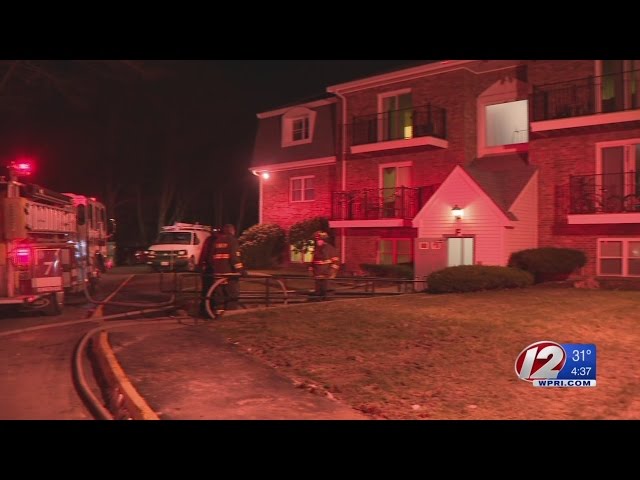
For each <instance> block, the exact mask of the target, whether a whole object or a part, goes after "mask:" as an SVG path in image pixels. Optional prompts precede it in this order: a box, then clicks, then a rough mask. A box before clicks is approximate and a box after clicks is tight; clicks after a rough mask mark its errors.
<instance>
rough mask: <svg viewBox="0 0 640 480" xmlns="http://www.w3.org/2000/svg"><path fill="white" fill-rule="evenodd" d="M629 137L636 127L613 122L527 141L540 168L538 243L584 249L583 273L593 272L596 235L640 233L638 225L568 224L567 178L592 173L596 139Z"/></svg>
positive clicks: (635, 133)
mask: <svg viewBox="0 0 640 480" xmlns="http://www.w3.org/2000/svg"><path fill="white" fill-rule="evenodd" d="M630 138H640V127H638V126H633V125H625V124H614V125H611V126H594V127H584V128H571V129H566V130H562V131H558V132H554V133H552V134H550V136H549V137H547V138H544V137H534V138H533V139H532V141H531V142H530V144H529V161H530V162H531V163H533V164H535V165H537V166H538V167H539V169H540V170H539V174H540V186H539V205H538V210H539V239H540V246H558V247H567V248H578V249H581V250H584V251H585V253H586V254H587V257H588V262H589V263H588V264H587V266H586V267H585V273H586V274H590V275H591V274H595V259H596V240H597V238H604V237H628V236H631V237H633V236H635V237H640V225H638V224H618V225H615V224H610V225H568V224H567V213H568V200H569V198H568V193H569V189H568V185H569V179H570V176H571V175H592V174H595V173H596V143H598V142H604V141H612V140H623V139H630Z"/></svg>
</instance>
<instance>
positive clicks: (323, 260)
mask: <svg viewBox="0 0 640 480" xmlns="http://www.w3.org/2000/svg"><path fill="white" fill-rule="evenodd" d="M313 238H314V240H315V248H314V250H313V261H312V265H311V267H309V269H310V270H311V272H312V274H313V276H314V278H315V279H316V285H315V287H316V288H315V291H314V293H313V295H314V296H315V297H317V298H318V300H326V299H327V290H328V287H329V279H330V278H335V277H336V275H337V274H338V270H339V269H340V258H339V257H338V255H337V254H336V248H335V247H334V246H333V245H331V244H330V243H329V241H328V240H329V235H328V234H327V233H326V232H323V231H317V232H316V233H315V234H314V235H313Z"/></svg>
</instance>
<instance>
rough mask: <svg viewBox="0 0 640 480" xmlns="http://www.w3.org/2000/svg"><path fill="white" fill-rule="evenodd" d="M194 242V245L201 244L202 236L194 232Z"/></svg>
mask: <svg viewBox="0 0 640 480" xmlns="http://www.w3.org/2000/svg"><path fill="white" fill-rule="evenodd" d="M193 244H194V245H200V237H199V236H198V235H196V234H195V233H194V234H193Z"/></svg>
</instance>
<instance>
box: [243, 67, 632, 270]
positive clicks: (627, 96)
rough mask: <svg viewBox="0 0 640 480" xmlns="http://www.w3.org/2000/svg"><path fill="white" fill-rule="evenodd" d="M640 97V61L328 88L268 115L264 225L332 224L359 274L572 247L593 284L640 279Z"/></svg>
mask: <svg viewBox="0 0 640 480" xmlns="http://www.w3.org/2000/svg"><path fill="white" fill-rule="evenodd" d="M639 88H640V61H637V60H513V61H510V60H453V61H443V62H433V63H428V64H424V65H420V66H417V67H412V68H406V69H402V70H397V71H393V72H389V73H384V74H380V75H376V76H371V77H367V78H362V79H358V80H354V81H351V82H347V83H343V84H340V85H333V86H329V87H328V88H327V95H325V96H323V97H322V98H319V99H317V100H314V101H310V102H306V103H303V104H297V105H293V106H289V107H283V108H280V109H278V110H273V111H269V112H263V113H259V114H258V118H259V125H258V132H257V136H256V142H255V150H254V157H253V161H252V167H251V169H252V171H253V172H254V173H255V174H256V175H259V176H260V222H262V223H277V224H279V225H280V226H281V227H283V228H284V229H288V228H289V227H290V226H291V225H292V224H294V223H296V222H298V221H301V220H304V219H307V218H310V217H314V216H324V217H327V218H329V220H330V226H331V228H332V230H333V233H334V235H335V238H336V246H337V247H338V249H339V251H340V255H341V258H342V261H343V263H345V265H346V269H347V270H351V271H358V270H359V268H360V264H362V263H385V264H395V263H406V262H415V265H416V274H417V276H422V275H425V274H427V273H429V272H430V271H433V270H436V269H439V268H444V267H446V266H452V265H461V264H485V265H505V264H506V262H507V261H508V258H509V255H510V254H511V253H512V252H514V251H518V250H522V249H525V248H533V247H538V246H561V247H572V248H579V249H581V250H583V251H585V253H586V254H587V257H588V264H587V265H586V267H585V269H584V273H585V274H587V275H594V276H595V275H597V276H602V277H613V278H621V277H631V278H632V277H638V278H640V93H639V92H638V89H639ZM264 177H268V179H267V178H264ZM290 260H291V261H292V262H297V261H302V260H304V259H303V258H302V257H301V256H300V255H296V254H294V253H292V254H291V258H290Z"/></svg>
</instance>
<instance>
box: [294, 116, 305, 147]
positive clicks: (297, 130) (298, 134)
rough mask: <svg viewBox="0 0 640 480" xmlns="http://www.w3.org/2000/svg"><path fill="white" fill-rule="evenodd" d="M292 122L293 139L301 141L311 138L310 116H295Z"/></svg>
mask: <svg viewBox="0 0 640 480" xmlns="http://www.w3.org/2000/svg"><path fill="white" fill-rule="evenodd" d="M291 123H292V128H291V130H292V135H291V137H292V141H294V142H299V141H300V140H307V139H308V138H309V117H300V118H295V119H293V120H292V121H291Z"/></svg>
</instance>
